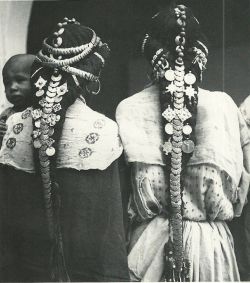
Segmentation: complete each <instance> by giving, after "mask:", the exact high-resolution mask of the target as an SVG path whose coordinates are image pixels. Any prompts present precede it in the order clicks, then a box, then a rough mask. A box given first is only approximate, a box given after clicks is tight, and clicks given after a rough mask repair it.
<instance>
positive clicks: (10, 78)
mask: <svg viewBox="0 0 250 283" xmlns="http://www.w3.org/2000/svg"><path fill="white" fill-rule="evenodd" d="M34 59H35V56H34V55H31V54H18V55H14V56H12V57H11V58H10V59H9V60H8V61H7V62H6V64H5V65H4V67H3V71H2V74H3V83H4V87H5V93H6V98H7V99H8V101H9V102H10V103H12V104H13V106H12V107H9V108H7V109H5V110H4V111H3V112H2V113H1V114H0V144H1V143H2V139H3V136H4V135H5V133H6V130H7V125H6V120H7V119H8V118H9V117H10V116H11V115H12V114H14V113H16V112H20V111H23V110H24V109H25V108H27V107H28V106H29V105H30V103H31V99H30V98H31V87H30V70H31V66H32V64H33V62H34Z"/></svg>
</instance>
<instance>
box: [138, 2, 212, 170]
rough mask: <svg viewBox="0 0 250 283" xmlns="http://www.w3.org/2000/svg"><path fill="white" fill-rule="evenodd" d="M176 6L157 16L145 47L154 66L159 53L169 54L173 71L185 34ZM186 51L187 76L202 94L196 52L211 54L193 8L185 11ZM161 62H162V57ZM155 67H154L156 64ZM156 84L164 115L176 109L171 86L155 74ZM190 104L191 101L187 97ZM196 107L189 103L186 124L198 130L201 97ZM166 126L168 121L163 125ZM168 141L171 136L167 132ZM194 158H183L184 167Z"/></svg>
mask: <svg viewBox="0 0 250 283" xmlns="http://www.w3.org/2000/svg"><path fill="white" fill-rule="evenodd" d="M175 8H176V6H174V5H171V6H169V7H168V8H165V9H164V10H162V11H160V12H159V13H157V14H156V15H154V16H153V17H152V18H151V20H150V25H149V30H148V35H149V36H148V38H147V40H145V45H144V48H143V49H144V50H143V51H144V55H145V57H146V59H147V60H148V61H149V62H152V58H153V57H154V56H155V54H156V53H157V51H158V50H163V51H162V52H161V53H160V54H161V56H162V54H163V55H164V54H165V58H167V61H168V63H169V67H170V68H171V69H174V67H175V60H176V58H177V57H178V52H177V51H176V46H177V44H176V36H178V34H180V33H181V26H180V25H178V23H177V19H176V14H175ZM184 37H185V50H184V51H183V53H184V56H183V61H184V65H185V73H188V72H191V73H193V74H194V75H195V77H196V83H195V84H194V85H193V88H194V89H195V91H196V92H197V94H198V83H199V82H200V81H201V74H202V70H201V67H200V66H199V64H198V63H199V62H198V61H197V62H196V63H195V64H194V63H193V60H194V58H195V57H196V56H197V53H196V50H197V49H199V50H200V51H201V52H203V53H204V55H205V56H207V55H208V54H207V53H208V51H207V48H206V42H207V40H206V37H205V35H204V34H203V33H202V31H201V28H200V24H199V22H198V20H197V19H196V18H195V17H194V15H193V12H192V10H191V9H190V8H187V7H185V32H184ZM157 60H161V58H160V56H159V57H157V59H156V61H157ZM153 67H154V64H153ZM152 80H153V81H154V82H156V83H157V85H158V86H159V90H160V105H161V110H162V112H163V111H164V110H165V109H166V108H167V105H171V106H172V105H173V101H172V100H171V96H170V95H166V87H167V86H168V84H169V83H170V82H168V81H167V80H166V79H165V78H164V76H163V78H159V77H157V78H156V77H155V73H154V71H153V73H152ZM185 101H186V102H187V97H185ZM195 101H196V102H194V103H191V104H190V103H186V105H187V109H188V110H189V111H190V113H192V117H190V118H189V119H188V120H187V121H186V122H187V123H188V124H190V125H191V126H192V128H193V129H194V126H195V123H196V116H197V101H198V96H197V95H195ZM163 122H165V121H163ZM164 137H165V139H166V140H168V138H169V136H168V135H167V134H166V133H165V132H164ZM190 137H191V139H192V140H193V141H195V132H194V130H193V132H192V133H191V135H190ZM190 156H191V155H190V154H188V155H185V154H184V155H183V165H184V164H186V163H187V161H188V160H189V158H190ZM166 162H167V166H168V167H170V158H167V161H166Z"/></svg>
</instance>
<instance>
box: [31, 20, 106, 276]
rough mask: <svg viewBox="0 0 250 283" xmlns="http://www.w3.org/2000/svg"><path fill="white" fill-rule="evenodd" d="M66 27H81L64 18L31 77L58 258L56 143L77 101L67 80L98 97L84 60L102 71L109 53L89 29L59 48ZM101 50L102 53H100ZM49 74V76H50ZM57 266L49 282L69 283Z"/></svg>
mask: <svg viewBox="0 0 250 283" xmlns="http://www.w3.org/2000/svg"><path fill="white" fill-rule="evenodd" d="M67 25H80V24H79V23H78V22H77V21H76V20H75V19H74V18H73V19H71V20H70V19H68V18H64V21H63V22H62V23H58V24H57V28H58V31H56V32H54V33H53V36H52V40H51V42H52V44H49V43H48V38H46V39H45V40H44V41H43V47H42V50H40V51H39V53H38V55H37V57H36V58H37V62H38V63H39V68H38V69H37V70H36V71H35V72H34V73H33V75H32V80H33V81H35V82H34V86H35V99H34V101H35V107H34V109H33V111H32V116H33V124H34V130H33V144H34V147H35V149H37V152H38V160H39V165H40V166H39V170H40V175H41V180H42V185H43V190H44V199H45V207H46V213H47V219H48V227H49V234H50V236H51V238H52V239H53V240H54V239H55V240H56V245H57V251H58V252H59V254H60V255H63V250H62V242H61V238H62V237H61V232H60V225H59V222H60V221H59V219H58V213H57V211H56V210H57V208H56V203H59V202H60V201H58V202H55V201H54V200H55V199H57V197H58V196H59V194H58V192H57V191H58V184H57V182H56V177H55V168H56V158H55V157H56V144H57V142H58V139H59V138H60V130H58V129H59V127H58V125H59V124H60V123H61V124H62V120H63V119H64V117H65V112H66V109H67V107H68V106H69V105H71V104H72V103H73V101H74V100H75V99H76V97H74V95H73V94H72V92H70V91H69V85H68V79H67V78H68V77H69V76H70V77H71V79H72V78H73V82H74V83H75V86H76V87H78V86H79V81H78V79H77V77H80V78H83V79H84V80H85V81H86V88H87V85H89V84H91V83H92V85H90V86H89V88H94V90H93V89H92V90H89V92H90V93H93V94H97V93H98V92H99V91H100V81H99V76H100V71H99V74H98V75H96V74H92V73H91V72H90V71H89V69H90V68H87V70H84V62H85V60H83V59H85V58H86V57H87V56H88V58H89V56H96V60H97V61H98V62H99V63H100V64H99V65H100V69H101V67H103V66H104V63H105V58H106V57H107V56H108V53H109V48H108V46H107V44H105V43H102V42H101V40H100V38H99V37H98V36H97V35H96V33H95V32H94V31H93V30H92V29H90V28H88V27H83V28H84V30H88V31H90V32H91V33H92V38H91V40H90V42H88V43H86V44H82V45H80V46H76V47H69V48H64V47H61V46H62V44H63V36H62V35H63V33H64V32H65V28H66V26H67ZM101 51H103V52H102V54H101ZM78 62H81V69H80V68H76V67H75V66H76V64H77V63H78ZM99 65H98V66H99ZM43 69H46V70H45V71H46V77H45V71H44V73H43V72H42V71H43ZM50 71H51V72H50ZM50 73H51V75H49V74H50ZM43 74H44V75H43ZM65 74H67V76H66V75H65ZM36 78H38V79H36ZM96 87H97V90H96ZM65 101H67V102H65ZM61 124H60V125H61ZM61 128H62V126H61ZM54 202H55V203H54ZM57 258H58V257H57ZM55 265H57V267H56V266H55ZM59 265H60V266H61V267H58V260H57V263H56V264H53V270H52V271H53V274H52V279H54V280H56V281H61V280H62V281H68V280H69V278H68V275H67V272H64V273H63V272H60V271H62V270H65V263H64V259H63V258H61V262H60V263H59Z"/></svg>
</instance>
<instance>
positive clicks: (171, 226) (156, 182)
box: [116, 5, 250, 281]
mask: <svg viewBox="0 0 250 283" xmlns="http://www.w3.org/2000/svg"><path fill="white" fill-rule="evenodd" d="M142 52H143V53H144V55H145V57H146V58H147V59H148V61H149V62H150V63H151V65H152V69H153V70H152V77H153V84H152V85H151V86H150V87H148V88H146V89H144V90H142V91H141V92H139V93H137V94H135V95H133V96H132V97H129V98H127V99H125V100H124V101H122V102H121V103H120V105H119V106H118V108H117V112H116V118H117V122H118V125H119V130H120V135H121V139H122V143H123V146H124V150H125V154H126V156H127V160H128V162H129V163H130V164H131V170H132V186H133V193H132V196H131V205H130V212H131V217H132V224H131V235H130V245H129V255H128V264H129V270H130V278H131V280H133V281H161V280H165V281H189V280H191V281H237V280H239V273H238V268H237V263H236V260H235V254H234V248H233V239H232V236H231V234H230V231H229V229H228V227H227V225H226V223H225V221H226V220H230V219H232V218H233V217H234V216H239V215H240V213H241V209H242V206H243V205H244V202H245V198H246V193H247V190H248V187H249V173H248V172H249V169H250V166H249V164H250V163H249V157H248V156H247V155H246V154H245V153H246V152H247V151H248V150H249V147H250V145H249V141H250V138H249V136H248V134H247V129H246V125H245V123H244V121H243V118H242V116H241V114H240V112H239V111H238V109H237V107H236V105H235V104H234V102H233V101H232V99H231V98H230V97H229V96H228V95H227V94H225V93H223V92H218V91H216V92H211V91H208V90H204V89H201V88H199V87H198V83H199V82H201V78H202V72H203V70H204V69H205V65H206V62H207V55H208V50H207V47H206V45H205V39H204V36H203V35H202V33H201V31H200V26H199V22H198V20H197V19H196V18H195V17H194V16H193V14H192V12H191V10H190V9H188V8H186V7H185V6H183V5H178V6H174V7H169V8H168V9H166V10H163V11H161V12H159V13H158V14H156V15H155V16H154V17H153V18H152V21H151V25H150V28H149V32H148V34H147V35H146V36H145V38H144V40H143V43H142ZM243 160H244V164H243Z"/></svg>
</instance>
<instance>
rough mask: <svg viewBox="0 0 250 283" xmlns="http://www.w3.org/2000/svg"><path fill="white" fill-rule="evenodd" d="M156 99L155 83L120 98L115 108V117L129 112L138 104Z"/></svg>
mask: <svg viewBox="0 0 250 283" xmlns="http://www.w3.org/2000/svg"><path fill="white" fill-rule="evenodd" d="M157 99H158V88H157V87H156V86H155V85H152V86H149V87H147V88H145V89H143V90H142V91H140V92H137V93H135V94H134V95H132V96H130V97H128V98H126V99H124V100H122V101H121V102H120V103H119V105H118V106H117V109H116V117H118V116H120V115H121V114H123V113H125V112H126V113H130V112H133V111H134V110H136V109H139V108H140V106H142V104H143V105H145V104H147V103H148V102H150V101H155V100H157Z"/></svg>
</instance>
